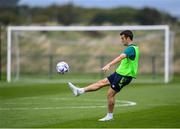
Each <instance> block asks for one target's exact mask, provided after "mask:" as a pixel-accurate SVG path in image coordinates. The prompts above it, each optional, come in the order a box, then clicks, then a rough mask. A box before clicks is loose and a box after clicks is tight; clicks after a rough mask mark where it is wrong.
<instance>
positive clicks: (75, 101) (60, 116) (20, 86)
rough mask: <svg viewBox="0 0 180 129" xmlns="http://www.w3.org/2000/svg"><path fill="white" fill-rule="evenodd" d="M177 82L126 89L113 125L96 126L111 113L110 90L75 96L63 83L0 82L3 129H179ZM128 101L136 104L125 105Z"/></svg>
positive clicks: (0, 114) (108, 123)
mask: <svg viewBox="0 0 180 129" xmlns="http://www.w3.org/2000/svg"><path fill="white" fill-rule="evenodd" d="M179 79H180V77H176V79H175V80H174V81H173V82H172V83H170V84H161V83H160V84H159V83H156V84H145V83H144V84H135V83H132V84H130V85H128V86H126V87H125V88H123V89H122V91H121V92H120V93H119V94H118V95H117V97H116V99H117V101H116V102H117V103H116V107H115V111H114V120H113V121H109V122H98V119H99V118H102V117H104V115H105V114H106V112H107V108H106V105H107V104H106V93H107V87H106V88H103V89H101V90H99V91H96V92H92V93H87V94H84V95H82V96H79V97H74V96H73V95H72V93H71V91H70V89H69V88H68V87H67V85H66V84H65V83H57V82H56V83H25V82H23V83H22V82H17V83H11V84H8V83H5V82H1V84H0V128H15V127H16V128H30V127H31V128H35V127H39V128H53V127H57V128H121V127H122V128H124V127H135V128H141V127H144V128H146V127H147V128H161V127H162V128H174V127H176V128H178V127H180V85H179V84H180V81H179ZM77 85H79V86H80V87H82V86H85V85H87V84H86V83H83V84H77ZM124 101H125V102H124ZM126 101H131V102H135V103H136V105H134V106H125V104H127V103H126Z"/></svg>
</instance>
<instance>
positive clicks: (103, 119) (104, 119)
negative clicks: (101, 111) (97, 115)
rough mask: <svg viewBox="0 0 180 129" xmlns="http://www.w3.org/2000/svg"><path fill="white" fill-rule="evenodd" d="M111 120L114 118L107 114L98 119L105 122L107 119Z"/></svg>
mask: <svg viewBox="0 0 180 129" xmlns="http://www.w3.org/2000/svg"><path fill="white" fill-rule="evenodd" d="M111 120H113V117H109V116H107V115H106V116H105V117H103V118H101V119H99V120H98V121H102V122H105V121H111Z"/></svg>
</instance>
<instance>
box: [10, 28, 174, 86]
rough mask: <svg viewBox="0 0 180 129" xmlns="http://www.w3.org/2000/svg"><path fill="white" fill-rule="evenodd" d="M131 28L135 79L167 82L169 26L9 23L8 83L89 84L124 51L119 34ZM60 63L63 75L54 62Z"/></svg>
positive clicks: (169, 52) (104, 75) (169, 64)
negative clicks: (136, 56)
mask: <svg viewBox="0 0 180 129" xmlns="http://www.w3.org/2000/svg"><path fill="white" fill-rule="evenodd" d="M127 29H129V30H132V31H133V33H134V43H135V44H137V45H138V46H139V48H140V53H141V55H140V65H139V72H138V73H139V74H138V76H137V79H135V82H165V83H167V82H169V81H170V79H171V77H172V56H173V53H172V44H171V43H170V30H169V26H166V25H160V26H9V27H8V29H7V81H8V82H11V81H26V82H27V81H32V82H35V81H42V82H46V81H48V82H67V81H73V82H94V81H96V80H99V79H101V78H104V77H106V76H107V75H109V74H110V73H111V72H113V71H114V70H115V67H116V66H115V67H113V68H112V69H111V70H110V71H109V72H108V73H103V72H102V71H101V68H102V67H103V66H104V65H105V64H106V63H108V62H109V61H111V60H112V59H114V58H115V57H116V56H118V55H119V54H120V53H122V52H123V49H124V48H125V47H124V46H123V45H122V44H121V40H120V36H119V33H120V32H121V31H122V30H127ZM59 61H65V62H67V63H68V64H69V66H70V71H69V73H67V74H64V75H59V74H58V73H57V72H56V69H55V68H56V64H57V63H58V62H59Z"/></svg>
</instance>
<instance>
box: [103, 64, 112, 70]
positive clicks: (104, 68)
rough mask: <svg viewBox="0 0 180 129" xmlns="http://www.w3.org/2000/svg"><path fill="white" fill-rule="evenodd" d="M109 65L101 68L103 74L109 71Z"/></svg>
mask: <svg viewBox="0 0 180 129" xmlns="http://www.w3.org/2000/svg"><path fill="white" fill-rule="evenodd" d="M110 67H111V66H110V65H108V64H107V65H105V66H104V67H103V68H102V70H103V71H104V72H106V71H108V70H109V69H110Z"/></svg>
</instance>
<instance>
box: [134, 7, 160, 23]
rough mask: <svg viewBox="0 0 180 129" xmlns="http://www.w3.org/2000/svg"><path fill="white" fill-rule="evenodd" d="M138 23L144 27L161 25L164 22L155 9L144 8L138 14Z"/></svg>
mask: <svg viewBox="0 0 180 129" xmlns="http://www.w3.org/2000/svg"><path fill="white" fill-rule="evenodd" d="M136 18H137V21H138V22H139V23H140V24H142V25H155V24H160V23H161V21H162V18H161V13H160V12H159V11H158V10H156V9H153V8H148V7H146V8H143V9H142V10H139V12H138V13H137V16H136Z"/></svg>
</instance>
